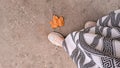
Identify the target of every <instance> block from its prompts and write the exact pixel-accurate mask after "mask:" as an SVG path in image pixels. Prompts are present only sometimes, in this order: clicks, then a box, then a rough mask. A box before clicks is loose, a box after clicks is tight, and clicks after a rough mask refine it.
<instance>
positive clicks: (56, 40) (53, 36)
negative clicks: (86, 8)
mask: <svg viewBox="0 0 120 68" xmlns="http://www.w3.org/2000/svg"><path fill="white" fill-rule="evenodd" d="M95 25H96V22H92V21H88V22H86V24H85V26H84V28H89V27H93V26H95ZM48 40H49V41H50V42H51V43H52V44H54V45H56V46H60V47H62V43H63V41H64V37H63V36H62V35H61V34H60V33H58V32H51V33H49V34H48Z"/></svg>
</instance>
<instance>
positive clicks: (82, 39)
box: [63, 10, 120, 68]
mask: <svg viewBox="0 0 120 68" xmlns="http://www.w3.org/2000/svg"><path fill="white" fill-rule="evenodd" d="M63 47H64V49H65V51H66V52H67V53H68V54H69V56H70V57H71V58H72V59H73V61H74V62H75V63H76V64H77V67H78V68H120V10H116V11H113V12H111V13H110V14H109V15H107V16H104V17H102V18H100V19H99V20H98V21H97V26H94V27H90V28H86V29H83V30H81V31H75V32H72V33H70V34H69V35H68V36H67V37H66V39H65V40H64V42H63Z"/></svg>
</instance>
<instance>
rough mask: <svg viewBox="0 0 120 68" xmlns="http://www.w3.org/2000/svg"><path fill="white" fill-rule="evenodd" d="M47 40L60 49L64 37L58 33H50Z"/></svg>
mask: <svg viewBox="0 0 120 68" xmlns="http://www.w3.org/2000/svg"><path fill="white" fill-rule="evenodd" d="M48 40H49V41H50V42H51V43H52V44H54V45H56V46H60V47H62V43H63V41H64V37H63V36H62V35H61V34H60V33H57V32H51V33H50V34H49V35H48Z"/></svg>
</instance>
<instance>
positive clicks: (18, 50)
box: [0, 0, 120, 68]
mask: <svg viewBox="0 0 120 68" xmlns="http://www.w3.org/2000/svg"><path fill="white" fill-rule="evenodd" d="M116 9H120V0H0V68H76V65H75V64H74V63H73V62H72V60H71V59H70V57H69V56H68V55H67V54H66V53H65V51H64V49H62V48H58V47H55V46H53V45H52V44H51V43H50V42H49V41H48V39H47V35H48V33H50V32H51V31H53V30H52V29H51V28H50V25H49V21H50V20H51V19H52V15H53V14H56V15H58V16H64V18H65V26H64V27H62V28H60V29H56V30H55V31H58V32H61V33H62V34H63V35H65V36H66V35H67V34H69V33H70V32H72V31H75V30H80V29H82V28H83V26H84V24H85V22H86V21H88V20H93V21H96V20H97V19H98V18H100V17H102V16H103V15H106V14H108V13H109V12H111V11H113V10H116Z"/></svg>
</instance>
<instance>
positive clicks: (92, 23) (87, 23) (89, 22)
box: [84, 21, 96, 28]
mask: <svg viewBox="0 0 120 68" xmlns="http://www.w3.org/2000/svg"><path fill="white" fill-rule="evenodd" d="M93 26H96V22H93V21H88V22H86V24H85V27H84V28H88V27H93Z"/></svg>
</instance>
